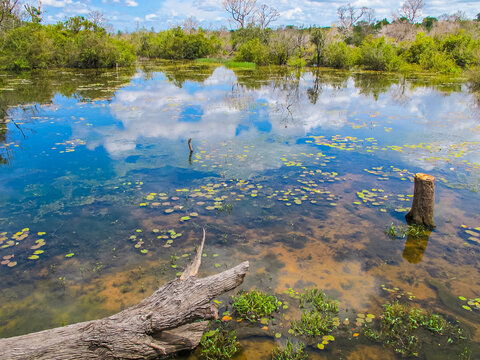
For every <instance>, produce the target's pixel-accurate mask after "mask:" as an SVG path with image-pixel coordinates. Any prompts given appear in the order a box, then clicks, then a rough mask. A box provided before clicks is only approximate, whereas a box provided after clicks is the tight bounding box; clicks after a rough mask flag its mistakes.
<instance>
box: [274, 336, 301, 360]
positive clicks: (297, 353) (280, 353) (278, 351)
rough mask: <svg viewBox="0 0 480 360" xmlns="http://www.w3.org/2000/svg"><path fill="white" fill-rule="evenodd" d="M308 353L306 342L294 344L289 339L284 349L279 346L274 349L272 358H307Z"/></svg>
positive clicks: (292, 359) (276, 359) (278, 359)
mask: <svg viewBox="0 0 480 360" xmlns="http://www.w3.org/2000/svg"><path fill="white" fill-rule="evenodd" d="M306 359H308V354H307V353H306V351H305V344H303V343H299V344H297V345H294V344H293V343H292V342H291V341H290V340H287V344H286V345H285V347H284V348H283V349H282V348H281V347H279V346H277V347H276V348H275V349H273V351H272V360H306Z"/></svg>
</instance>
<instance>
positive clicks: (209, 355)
mask: <svg viewBox="0 0 480 360" xmlns="http://www.w3.org/2000/svg"><path fill="white" fill-rule="evenodd" d="M238 345H239V343H238V341H237V334H236V332H235V331H228V330H225V329H222V328H217V329H214V330H210V331H207V332H206V333H205V334H203V336H202V339H201V340H200V346H201V349H202V352H201V357H202V358H203V359H206V360H228V359H231V358H232V356H233V355H235V353H236V352H237V351H238Z"/></svg>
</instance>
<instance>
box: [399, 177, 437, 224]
mask: <svg viewBox="0 0 480 360" xmlns="http://www.w3.org/2000/svg"><path fill="white" fill-rule="evenodd" d="M434 205H435V178H434V177H433V176H431V175H427V174H422V173H417V174H415V189H414V191H413V202H412V208H411V210H410V211H409V212H408V214H407V215H405V219H406V220H407V223H408V224H409V225H411V224H416V225H423V226H425V227H427V228H429V229H433V228H434V227H435V222H434V221H433V210H434Z"/></svg>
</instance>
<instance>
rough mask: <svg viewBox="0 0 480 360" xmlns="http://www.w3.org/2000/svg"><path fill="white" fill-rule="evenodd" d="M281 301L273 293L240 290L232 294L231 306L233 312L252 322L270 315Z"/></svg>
mask: <svg viewBox="0 0 480 360" xmlns="http://www.w3.org/2000/svg"><path fill="white" fill-rule="evenodd" d="M280 305H281V302H280V301H278V299H277V297H276V296H274V295H268V294H266V293H263V292H261V291H257V290H252V291H249V292H246V291H244V290H242V291H240V292H239V293H238V294H237V295H234V296H232V306H233V309H234V310H235V313H236V314H237V315H238V316H240V317H241V318H244V319H247V320H248V321H251V322H254V321H256V320H259V319H261V318H263V317H266V316H270V315H271V314H272V313H273V312H274V311H277V310H278V308H279V307H280Z"/></svg>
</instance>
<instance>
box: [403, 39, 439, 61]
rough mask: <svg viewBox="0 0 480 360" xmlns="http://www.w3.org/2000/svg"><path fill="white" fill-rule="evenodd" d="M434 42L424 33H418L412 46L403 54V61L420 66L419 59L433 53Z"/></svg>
mask: <svg viewBox="0 0 480 360" xmlns="http://www.w3.org/2000/svg"><path fill="white" fill-rule="evenodd" d="M435 50H436V49H435V42H434V40H433V39H432V38H431V37H429V36H427V35H425V33H422V32H420V33H418V34H417V36H416V37H415V41H414V42H413V44H412V45H411V46H410V47H409V48H408V49H407V50H406V51H405V52H404V53H403V55H404V57H405V60H407V61H408V62H409V63H415V64H420V58H421V57H422V56H425V55H426V54H427V56H428V55H429V54H431V53H433V52H435Z"/></svg>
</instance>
